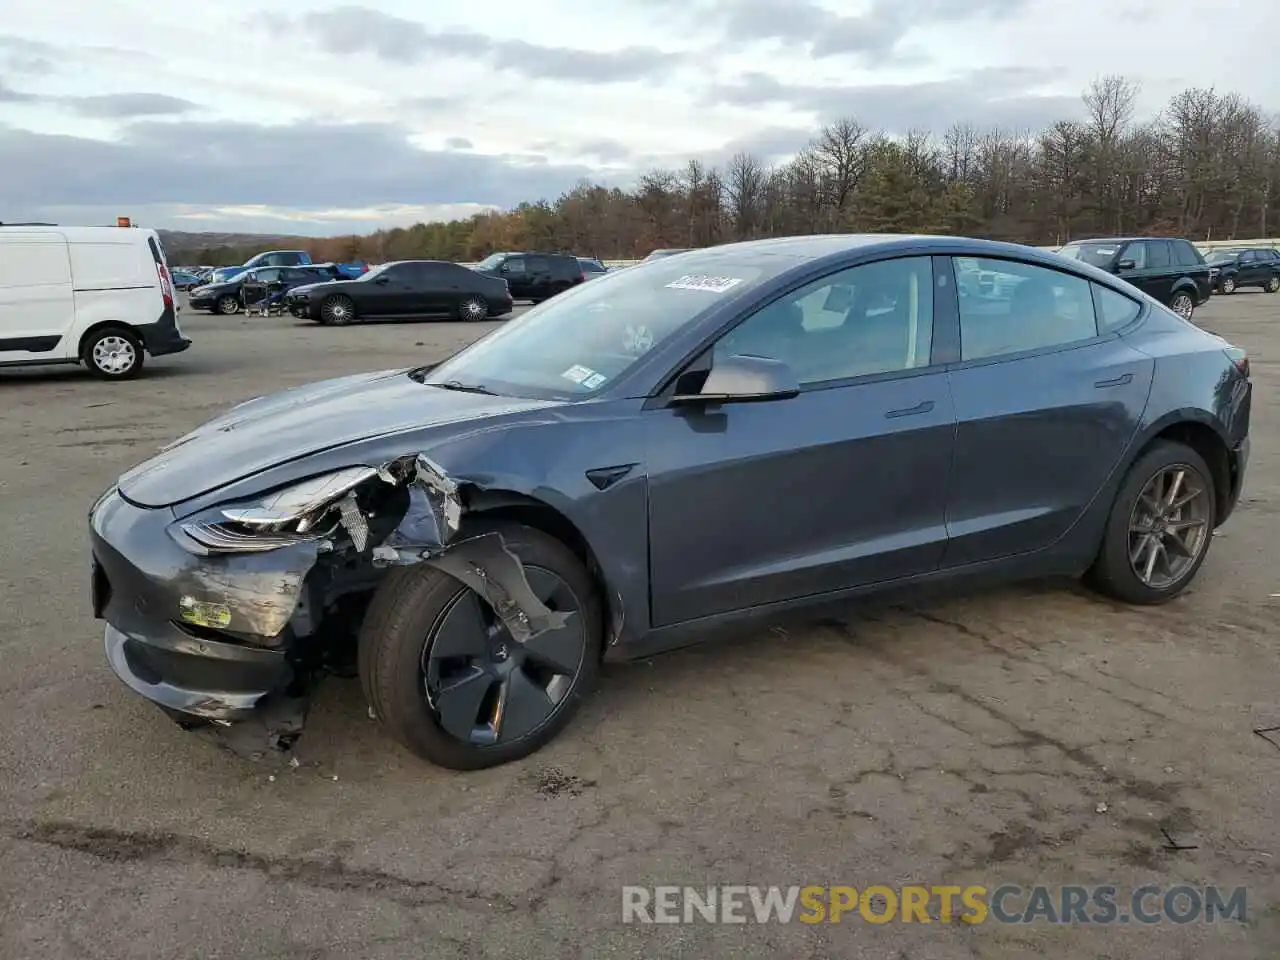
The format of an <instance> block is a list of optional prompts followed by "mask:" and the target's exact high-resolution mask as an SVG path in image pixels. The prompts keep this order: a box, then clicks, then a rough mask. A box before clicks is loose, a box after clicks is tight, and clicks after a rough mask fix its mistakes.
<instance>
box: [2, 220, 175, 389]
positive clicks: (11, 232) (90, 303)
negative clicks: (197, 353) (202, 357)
mask: <svg viewBox="0 0 1280 960" xmlns="http://www.w3.org/2000/svg"><path fill="white" fill-rule="evenodd" d="M122 223H127V221H122ZM189 346H191V341H190V340H188V339H186V338H185V337H183V336H182V333H181V331H180V330H179V329H178V314H177V308H176V305H175V304H174V300H173V284H172V282H171V281H170V278H169V266H168V264H167V263H166V262H165V256H164V249H163V248H162V247H161V246H160V238H159V236H157V235H156V232H155V231H154V230H145V229H141V228H138V227H133V226H118V227H59V226H52V225H44V224H13V225H0V366H10V365H17V364H35V363H83V364H84V365H85V366H86V367H88V368H89V369H90V370H91V371H92V372H93V373H95V374H96V375H97V376H99V377H102V378H103V379H106V380H126V379H128V378H130V377H135V376H137V375H138V373H139V372H140V371H141V370H142V361H143V357H144V354H146V353H149V354H151V355H152V356H160V355H162V354H166V353H179V352H180V351H182V350H185V349H187V347H189Z"/></svg>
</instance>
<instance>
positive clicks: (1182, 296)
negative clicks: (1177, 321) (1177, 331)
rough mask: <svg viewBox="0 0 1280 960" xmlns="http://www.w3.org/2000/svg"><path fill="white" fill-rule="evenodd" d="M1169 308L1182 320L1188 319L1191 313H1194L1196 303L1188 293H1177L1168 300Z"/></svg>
mask: <svg viewBox="0 0 1280 960" xmlns="http://www.w3.org/2000/svg"><path fill="white" fill-rule="evenodd" d="M1169 309H1171V310H1172V311H1173V312H1174V313H1176V314H1177V315H1178V316H1180V317H1181V318H1182V319H1183V320H1190V319H1191V315H1192V314H1193V313H1195V309H1196V305H1195V304H1194V303H1193V302H1192V300H1191V296H1190V294H1186V293H1179V294H1176V295H1175V296H1174V298H1173V300H1172V301H1170V303H1169Z"/></svg>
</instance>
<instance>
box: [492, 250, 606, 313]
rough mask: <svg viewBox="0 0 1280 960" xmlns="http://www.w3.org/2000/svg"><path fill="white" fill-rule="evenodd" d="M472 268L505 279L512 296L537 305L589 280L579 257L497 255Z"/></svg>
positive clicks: (561, 255) (530, 254) (523, 254)
mask: <svg viewBox="0 0 1280 960" xmlns="http://www.w3.org/2000/svg"><path fill="white" fill-rule="evenodd" d="M471 269H472V270H474V271H476V272H477V273H483V274H486V275H488V276H491V277H498V278H500V279H502V280H505V281H506V282H507V287H508V288H509V289H510V290H511V296H513V297H514V298H515V299H517V300H532V301H533V302H534V303H541V302H542V301H543V300H547V299H549V298H551V297H554V296H555V295H556V294H557V293H563V292H564V291H566V290H568V289H569V288H570V287H574V286H577V285H578V284H580V283H582V282H583V281H585V280H586V279H587V277H586V273H585V272H584V271H583V269H582V264H581V263H579V262H578V258H577V257H572V256H569V255H568V254H564V253H493V254H490V255H489V256H487V257H485V258H484V259H483V260H481V261H480V262H479V263H477V264H475V265H474V266H473V267H472V268H471Z"/></svg>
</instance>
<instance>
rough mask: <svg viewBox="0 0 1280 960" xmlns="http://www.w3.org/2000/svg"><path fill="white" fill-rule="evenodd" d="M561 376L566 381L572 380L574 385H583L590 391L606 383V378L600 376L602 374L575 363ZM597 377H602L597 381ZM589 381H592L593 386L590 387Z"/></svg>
mask: <svg viewBox="0 0 1280 960" xmlns="http://www.w3.org/2000/svg"><path fill="white" fill-rule="evenodd" d="M560 376H562V377H564V378H565V379H566V380H572V381H573V382H574V383H578V384H581V385H582V386H584V387H587V389H588V390H591V389H594V388H595V387H597V386H599V385H600V384H602V383H604V381H605V378H604V377H602V376H600V374H598V373H596V372H595V371H594V370H592V369H591V368H590V367H584V366H582V364H580V363H575V364H574V365H573V366H572V367H570V368H569V369H568V370H566V371H565V372H564V373H562V374H560ZM596 377H600V379H599V380H596ZM587 381H592V383H593V385H592V386H589V387H588V386H587Z"/></svg>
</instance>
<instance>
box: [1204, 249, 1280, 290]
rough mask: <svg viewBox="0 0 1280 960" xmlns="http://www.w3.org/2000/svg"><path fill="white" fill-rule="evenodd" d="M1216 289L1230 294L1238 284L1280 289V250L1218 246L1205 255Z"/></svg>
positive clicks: (1236, 288) (1238, 287)
mask: <svg viewBox="0 0 1280 960" xmlns="http://www.w3.org/2000/svg"><path fill="white" fill-rule="evenodd" d="M1206 259H1207V260H1208V261H1209V266H1210V268H1211V269H1212V271H1213V285H1214V289H1215V290H1217V291H1218V293H1225V294H1232V293H1235V292H1236V291H1237V290H1239V289H1240V288H1241V287H1261V288H1262V289H1263V290H1265V291H1267V293H1275V292H1276V291H1280V252H1277V251H1275V250H1273V249H1271V248H1270V247H1242V248H1239V249H1236V248H1231V247H1227V248H1221V249H1218V250H1212V251H1210V253H1209V256H1208V257H1207V258H1206Z"/></svg>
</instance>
